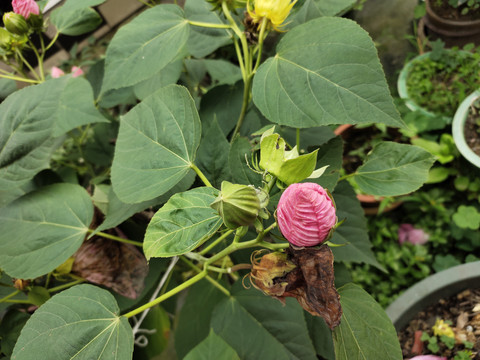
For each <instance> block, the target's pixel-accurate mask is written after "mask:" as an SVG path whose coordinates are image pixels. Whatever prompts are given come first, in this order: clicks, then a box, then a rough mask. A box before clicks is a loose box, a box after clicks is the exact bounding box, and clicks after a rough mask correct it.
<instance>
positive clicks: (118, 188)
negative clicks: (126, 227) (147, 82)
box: [112, 85, 201, 203]
mask: <svg viewBox="0 0 480 360" xmlns="http://www.w3.org/2000/svg"><path fill="white" fill-rule="evenodd" d="M200 127H201V125H200V119H199V117H198V113H197V109H196V108H195V103H194V101H193V99H192V97H191V96H190V94H189V93H188V91H187V90H186V89H185V88H183V87H180V86H177V85H170V86H167V87H165V88H163V89H160V90H159V91H157V92H156V93H154V94H152V95H151V96H149V97H148V98H146V99H145V100H144V101H142V102H141V103H140V104H138V105H137V106H135V107H134V108H133V109H132V110H130V112H129V113H128V114H127V115H125V116H124V117H123V118H122V119H121V122H120V130H119V134H118V139H117V145H116V148H115V156H114V158H113V165H112V184H113V190H114V191H115V193H116V194H117V196H118V198H119V199H120V200H121V201H123V202H125V203H138V202H142V201H147V200H151V199H153V198H156V197H157V196H160V195H162V194H164V193H165V192H167V191H168V190H170V189H171V188H172V187H174V186H175V185H176V184H177V183H179V182H180V181H181V180H182V179H183V178H184V177H185V176H186V175H187V174H188V173H189V172H190V171H192V170H191V165H192V163H193V160H194V159H195V155H196V151H197V148H198V145H199V144H200V133H201V128H200Z"/></svg>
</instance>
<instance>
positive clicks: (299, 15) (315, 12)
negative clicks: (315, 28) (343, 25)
mask: <svg viewBox="0 0 480 360" xmlns="http://www.w3.org/2000/svg"><path fill="white" fill-rule="evenodd" d="M356 2H357V1H356V0H306V1H305V2H304V3H303V5H302V7H301V8H300V9H299V10H298V11H297V12H296V13H295V15H293V16H291V17H290V18H289V19H288V20H289V21H291V22H290V23H289V24H288V25H287V28H289V29H291V28H293V27H295V26H297V25H299V24H303V23H305V22H307V21H309V20H312V19H315V18H318V17H321V16H337V15H339V14H342V13H344V12H345V11H347V10H348V9H350V8H351V7H352V5H354V4H355V3H356Z"/></svg>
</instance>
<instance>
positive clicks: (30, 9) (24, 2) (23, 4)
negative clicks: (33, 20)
mask: <svg viewBox="0 0 480 360" xmlns="http://www.w3.org/2000/svg"><path fill="white" fill-rule="evenodd" d="M12 7H13V12H14V13H16V14H20V15H22V16H23V17H24V18H25V19H28V17H29V16H30V14H35V15H39V14H40V8H39V7H38V4H37V3H36V2H35V1H34V0H12Z"/></svg>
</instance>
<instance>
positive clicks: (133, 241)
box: [88, 229, 143, 247]
mask: <svg viewBox="0 0 480 360" xmlns="http://www.w3.org/2000/svg"><path fill="white" fill-rule="evenodd" d="M88 232H89V233H90V234H91V233H93V232H95V230H92V229H88ZM95 235H98V236H101V237H104V238H105V239H110V240H115V241H119V242H122V243H125V244H130V245H135V246H139V247H143V243H141V242H139V241H135V240H129V239H124V238H121V237H119V236H115V235H110V234H107V233H104V232H101V231H98V232H96V233H95Z"/></svg>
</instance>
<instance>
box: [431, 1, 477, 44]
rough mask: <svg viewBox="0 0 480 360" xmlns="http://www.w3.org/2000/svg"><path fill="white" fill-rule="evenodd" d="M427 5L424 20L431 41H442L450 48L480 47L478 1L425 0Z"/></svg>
mask: <svg viewBox="0 0 480 360" xmlns="http://www.w3.org/2000/svg"><path fill="white" fill-rule="evenodd" d="M425 5H426V14H425V16H424V17H423V20H424V23H425V25H426V27H427V29H428V33H427V35H428V37H429V38H430V39H432V40H435V39H441V40H443V41H444V42H445V43H446V45H447V46H448V47H452V46H460V47H461V46H464V45H466V44H468V43H475V44H476V45H480V2H479V1H478V0H425Z"/></svg>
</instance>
